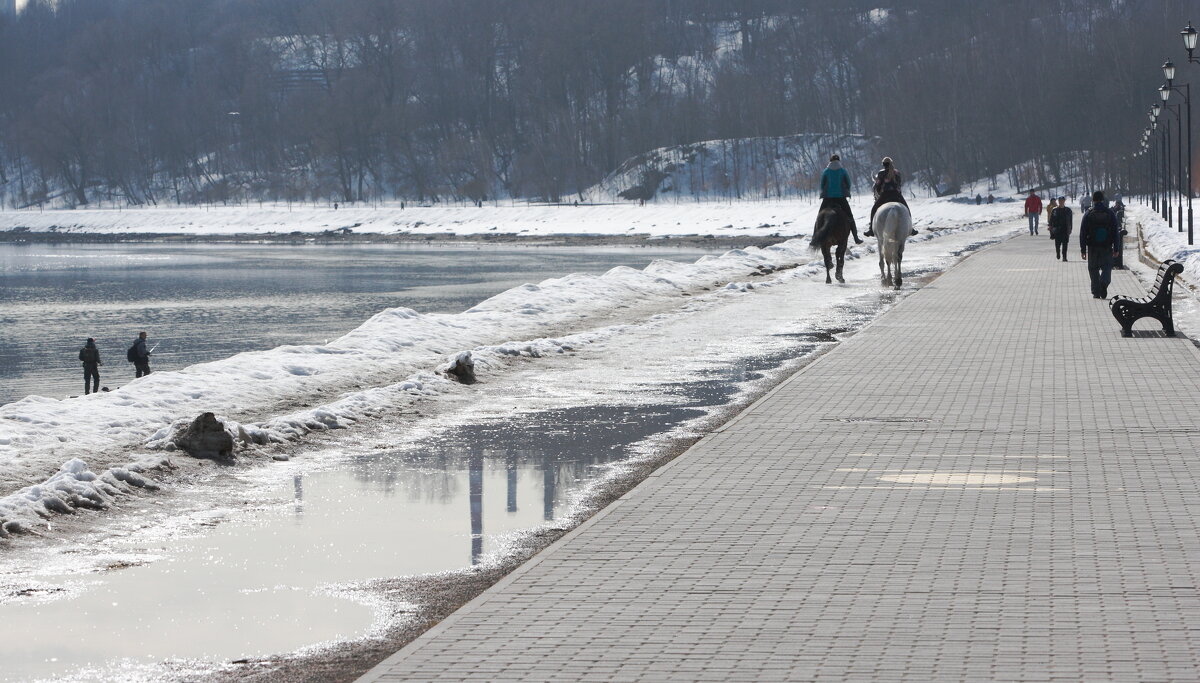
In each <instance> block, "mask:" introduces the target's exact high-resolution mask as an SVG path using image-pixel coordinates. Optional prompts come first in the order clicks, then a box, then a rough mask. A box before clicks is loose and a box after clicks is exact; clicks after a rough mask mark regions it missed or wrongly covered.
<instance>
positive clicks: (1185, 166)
mask: <svg viewBox="0 0 1200 683" xmlns="http://www.w3.org/2000/svg"><path fill="white" fill-rule="evenodd" d="M1180 33H1181V34H1182V35H1183V45H1184V47H1185V48H1186V49H1187V52H1188V61H1189V62H1195V61H1200V60H1196V59H1195V58H1194V57H1192V51H1193V50H1195V49H1196V37H1197V32H1196V29H1194V28H1192V24H1191V23H1190V22H1189V23H1188V25H1187V28H1185V29H1184V30H1183V31H1181V32H1180ZM1162 69H1163V75H1164V76H1166V77H1167V84H1166V85H1165V86H1163V87H1162V88H1160V89H1159V93H1160V96H1161V97H1162V101H1163V102H1164V103H1165V102H1166V101H1167V98H1169V97H1170V96H1171V93H1172V92H1175V91H1177V92H1179V93H1180V94H1182V95H1183V108H1184V109H1186V110H1187V115H1186V121H1184V122H1183V124H1184V125H1186V126H1187V161H1186V162H1184V161H1183V160H1180V169H1181V172H1182V173H1186V178H1184V177H1181V178H1180V179H1179V180H1180V184H1181V185H1182V187H1183V190H1184V193H1185V194H1186V195H1187V204H1188V244H1189V245H1190V244H1193V243H1194V240H1195V232H1194V227H1193V226H1194V223H1193V218H1192V193H1193V192H1194V189H1195V188H1194V187H1193V185H1192V164H1193V163H1194V160H1193V158H1192V84H1191V83H1184V84H1183V85H1182V86H1177V85H1175V83H1174V82H1175V65H1174V64H1172V63H1171V60H1169V59H1168V60H1167V61H1166V63H1165V64H1163V66H1162ZM1182 173H1181V174H1182ZM1182 211H1183V207H1182V206H1180V216H1182V215H1183V214H1182ZM1179 223H1180V226H1179V227H1180V229H1182V228H1183V218H1182V217H1181V218H1180V219H1179Z"/></svg>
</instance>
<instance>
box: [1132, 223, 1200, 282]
mask: <svg viewBox="0 0 1200 683" xmlns="http://www.w3.org/2000/svg"><path fill="white" fill-rule="evenodd" d="M1184 220H1185V221H1186V220H1187V217H1186V216H1185V217H1184ZM1125 223H1126V226H1127V228H1131V227H1132V226H1131V225H1130V224H1131V223H1132V224H1133V225H1136V224H1138V223H1140V224H1141V226H1142V239H1143V240H1144V241H1145V244H1146V251H1147V252H1148V253H1149V254H1150V255H1151V256H1153V257H1154V258H1155V259H1157V260H1158V261H1166V260H1167V259H1174V260H1176V261H1178V262H1180V263H1182V264H1183V279H1185V280H1187V281H1188V283H1189V284H1191V285H1192V286H1193V287H1200V244H1194V245H1191V246H1189V245H1188V243H1187V227H1186V224H1185V227H1184V231H1183V232H1179V229H1178V227H1171V226H1169V225H1167V221H1165V220H1163V217H1162V216H1161V215H1159V214H1157V213H1155V212H1154V211H1153V209H1151V208H1150V207H1148V206H1143V205H1141V204H1130V205H1128V207H1127V208H1126V218H1125ZM1130 231H1131V232H1132V230H1130ZM1193 237H1195V235H1193Z"/></svg>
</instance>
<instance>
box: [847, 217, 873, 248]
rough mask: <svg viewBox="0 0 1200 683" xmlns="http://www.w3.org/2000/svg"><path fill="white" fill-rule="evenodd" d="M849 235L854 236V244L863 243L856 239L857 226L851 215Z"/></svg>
mask: <svg viewBox="0 0 1200 683" xmlns="http://www.w3.org/2000/svg"><path fill="white" fill-rule="evenodd" d="M850 234H851V235H853V236H854V243H855V244H862V243H863V241H862V240H861V239H859V237H858V224H857V223H855V221H854V216H853V215H851V216H850ZM867 234H868V235H869V234H870V233H867Z"/></svg>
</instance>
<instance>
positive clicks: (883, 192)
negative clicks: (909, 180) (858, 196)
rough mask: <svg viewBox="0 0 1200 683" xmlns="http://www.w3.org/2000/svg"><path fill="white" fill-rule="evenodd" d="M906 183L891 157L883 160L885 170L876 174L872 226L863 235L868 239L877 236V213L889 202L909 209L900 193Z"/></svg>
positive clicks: (914, 232)
mask: <svg viewBox="0 0 1200 683" xmlns="http://www.w3.org/2000/svg"><path fill="white" fill-rule="evenodd" d="M903 183H904V181H903V180H902V179H901V178H900V172H899V171H897V170H896V167H895V165H894V164H893V163H892V158H891V157H884V158H883V168H881V169H879V170H878V171H876V172H875V187H874V191H875V206H872V207H871V225H869V226H867V231H866V232H864V233H863V234H864V235H866V236H867V237H874V236H875V230H874V225H875V212H876V211H878V210H879V207H881V206H883V205H884V204H887V203H889V202H899V203H901V204H903V205H904V208H906V209H907V208H908V202H906V201H904V195H903V194H901V193H900V186H901V185H903ZM910 212H911V210H910ZM911 234H913V235H915V234H917V229H916V228H913V231H912V233H911Z"/></svg>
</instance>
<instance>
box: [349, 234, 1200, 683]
mask: <svg viewBox="0 0 1200 683" xmlns="http://www.w3.org/2000/svg"><path fill="white" fill-rule="evenodd" d="M1072 258H1073V261H1071V262H1069V263H1066V264H1063V263H1059V262H1056V261H1054V260H1053V245H1052V244H1051V242H1050V240H1048V239H1045V238H1044V237H1043V238H1040V239H1034V238H1027V237H1019V238H1017V239H1014V240H1011V241H1009V242H1006V243H1003V244H1001V245H998V246H996V247H993V248H990V249H987V250H985V251H983V252H981V253H979V254H976V255H974V256H972V257H971V258H969V259H967V260H966V261H964V262H963V263H962V264H960V265H958V266H956V267H955V268H953V269H951V270H950V271H949V272H948V273H946V274H945V275H943V276H942V277H940V278H938V279H937V280H935V281H934V282H933V283H931V284H929V285H928V286H926V287H925V288H924V289H922V290H920V291H919V292H916V293H915V294H913V295H911V296H910V297H908V298H907V299H905V300H904V301H903V302H902V303H900V304H899V305H898V306H897V307H896V308H895V309H893V310H892V311H890V312H888V313H887V314H885V315H883V316H882V317H880V318H879V319H878V320H876V321H875V322H874V323H872V324H871V325H870V326H868V327H867V328H866V329H865V330H863V331H862V332H861V333H859V334H858V335H856V336H853V337H851V338H850V339H848V340H847V341H845V342H844V343H843V344H841V345H840V346H839V347H838V348H836V349H835V350H833V351H832V352H831V353H829V354H827V355H825V356H824V357H822V358H821V359H819V360H818V361H817V362H815V363H813V364H812V365H810V366H808V367H807V368H805V369H804V370H802V371H801V372H799V373H797V374H796V375H795V376H793V377H791V378H790V379H789V380H787V381H786V382H785V383H783V384H782V385H780V386H779V387H778V388H777V389H776V390H775V391H774V392H772V393H771V394H769V395H768V396H767V397H765V398H764V399H762V400H761V401H759V402H758V403H757V404H755V405H754V406H752V407H751V408H750V409H748V410H747V411H745V412H744V413H743V414H742V415H740V416H739V417H738V418H737V419H736V420H735V421H733V422H731V423H730V424H728V425H726V426H725V427H724V428H723V429H722V430H720V431H718V432H716V433H713V434H711V435H709V436H708V437H706V438H705V439H704V440H702V441H701V442H700V443H698V444H697V445H696V446H694V447H693V448H692V449H691V450H690V451H689V452H688V453H686V454H685V455H683V456H681V457H680V458H679V459H677V460H676V461H674V462H673V463H672V464H671V465H669V466H668V467H666V468H663V469H662V470H660V471H659V472H657V473H656V474H655V475H654V476H652V477H651V478H649V479H648V480H647V481H646V482H644V483H643V484H642V485H640V486H638V487H637V488H636V489H635V490H633V491H631V492H630V493H629V494H628V495H627V496H625V497H624V498H622V499H621V500H620V501H618V502H617V503H616V504H614V505H613V506H610V507H609V508H608V509H606V510H605V511H603V512H602V513H601V514H600V515H598V516H597V517H595V518H593V519H592V520H590V521H589V522H588V523H587V524H585V525H583V526H581V527H580V528H579V529H577V530H576V531H575V532H573V533H572V534H570V535H569V536H567V537H566V538H564V539H563V540H562V541H560V542H559V543H557V544H555V545H554V546H553V547H551V548H550V549H548V550H547V551H545V552H543V553H542V554H540V555H539V556H537V557H535V558H534V559H533V560H531V561H530V562H529V563H527V564H526V565H524V566H523V567H521V568H520V569H519V570H517V571H516V572H514V573H513V574H512V575H510V576H509V577H507V578H506V579H505V580H504V581H503V582H501V583H500V584H498V585H497V586H495V587H493V588H492V589H491V590H489V591H488V592H486V593H485V594H483V595H481V596H480V597H479V598H477V599H476V600H475V601H473V602H472V603H470V604H469V605H467V606H466V607H464V608H463V609H462V610H460V611H459V612H457V613H455V614H454V615H453V616H452V617H451V618H449V619H447V620H446V621H445V622H443V623H442V624H439V625H438V626H437V627H435V628H434V629H433V630H431V631H430V632H429V633H427V634H425V635H424V636H423V637H421V638H420V639H418V640H417V641H415V642H414V643H413V644H412V645H410V646H409V647H407V648H405V649H404V650H402V651H401V652H399V653H397V654H396V655H394V656H393V657H391V658H390V659H388V660H387V661H385V662H384V663H383V664H381V665H380V666H378V667H376V669H374V670H373V671H372V672H371V673H370V674H368V675H367V677H366V678H367V679H368V680H381V681H382V680H386V681H392V680H397V681H398V680H434V679H438V680H454V679H473V680H487V681H500V680H523V681H529V680H591V681H668V680H687V681H734V680H795V681H850V680H857V681H942V680H945V681H1049V680H1068V681H1078V680H1084V681H1151V680H1153V681H1197V680H1200V590H1198V586H1200V351H1198V350H1197V349H1196V348H1195V346H1194V345H1193V344H1192V342H1191V341H1190V340H1186V339H1182V338H1176V339H1168V338H1131V339H1122V338H1121V337H1120V335H1119V329H1118V325H1117V323H1116V321H1115V320H1113V318H1112V316H1111V314H1110V313H1109V312H1108V306H1107V304H1106V303H1105V302H1102V301H1096V300H1094V299H1092V298H1091V296H1090V294H1089V291H1088V284H1087V274H1086V270H1085V267H1084V264H1083V263H1082V262H1081V261H1079V260H1078V253H1077V252H1076V253H1074V254H1072ZM1118 293H1126V294H1137V295H1142V294H1143V293H1144V290H1143V288H1142V287H1141V285H1140V284H1139V283H1138V282H1137V280H1136V279H1135V278H1134V277H1133V276H1132V275H1130V274H1128V273H1126V272H1117V273H1114V281H1113V286H1112V287H1111V288H1110V294H1118ZM1153 325H1154V323H1153V322H1150V323H1149V324H1147V323H1146V322H1145V321H1143V323H1140V324H1139V325H1138V328H1137V329H1140V328H1142V327H1147V328H1151V327H1153ZM1172 393H1174V394H1175V397H1174V398H1170V395H1171V394H1172Z"/></svg>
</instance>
